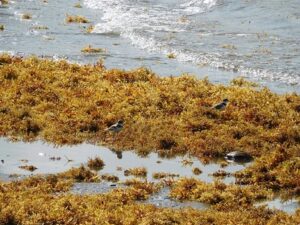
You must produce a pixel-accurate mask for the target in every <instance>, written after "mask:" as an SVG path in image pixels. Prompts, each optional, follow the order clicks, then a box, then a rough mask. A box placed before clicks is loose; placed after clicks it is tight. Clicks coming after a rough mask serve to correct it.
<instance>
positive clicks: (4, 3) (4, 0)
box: [0, 0, 9, 5]
mask: <svg viewBox="0 0 300 225" xmlns="http://www.w3.org/2000/svg"><path fill="white" fill-rule="evenodd" d="M0 3H1V5H7V4H8V3H9V1H8V0H0Z"/></svg>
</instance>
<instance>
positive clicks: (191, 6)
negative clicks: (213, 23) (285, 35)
mask: <svg viewBox="0 0 300 225" xmlns="http://www.w3.org/2000/svg"><path fill="white" fill-rule="evenodd" d="M153 2H155V3H153ZM218 3H219V1H218V0H182V1H180V2H177V1H176V2H175V3H174V2H172V1H171V2H170V1H153V0H152V1H134V2H133V1H131V0H85V1H84V4H85V5H86V6H87V7H89V8H92V9H97V10H100V11H101V13H102V14H101V18H100V19H99V20H100V21H99V22H98V23H97V25H96V26H95V28H94V30H93V32H94V33H101V34H117V35H120V36H121V37H123V38H125V39H128V40H130V42H131V43H132V44H133V45H134V46H136V47H138V48H140V49H144V50H146V51H150V52H156V53H160V54H162V55H168V54H171V53H172V54H173V55H175V57H176V59H177V60H178V61H181V62H189V63H193V64H196V65H198V64H199V65H201V66H209V67H212V68H216V69H220V70H226V71H232V72H234V73H238V74H240V75H243V76H245V77H251V78H254V79H257V80H261V79H263V80H273V81H279V82H283V83H287V84H292V85H300V75H299V74H295V73H294V72H293V71H292V72H291V71H284V70H276V69H273V68H271V67H270V68H268V67H261V66H260V64H259V63H256V62H254V61H253V62H251V63H249V62H247V60H248V59H247V57H243V55H236V57H235V56H232V57H227V56H226V54H223V53H220V51H219V49H218V48H215V49H209V48H206V49H202V48H197V47H196V46H200V43H199V41H197V40H200V39H197V38H199V37H200V36H201V35H205V34H207V35H209V34H211V33H210V32H201V31H199V29H200V28H201V29H202V27H201V26H199V25H198V24H197V23H191V22H190V20H189V18H190V16H193V15H195V14H199V13H205V12H208V11H210V10H212V9H213V8H214V7H215V6H216V5H217V4H218ZM200 25H202V23H200ZM199 27H200V28H199ZM214 34H215V33H214ZM193 35H194V36H193ZM212 35H213V34H212ZM215 35H216V34H215ZM166 36H173V37H172V38H173V39H172V38H170V39H166ZM183 36H186V37H185V38H186V39H185V40H184V42H181V40H182V39H181V38H183ZM248 36H249V37H248ZM252 36H253V35H252V34H249V33H245V34H239V33H237V34H236V35H235V36H233V38H245V37H246V38H251V37H252ZM208 38H209V37H208ZM217 38H218V37H217ZM187 39H188V41H187V42H186V40H187ZM231 40H232V39H231ZM193 41H195V43H194V45H193V44H191V43H192V42H193ZM200 41H201V40H200ZM187 43H188V44H187ZM194 47H195V48H194Z"/></svg>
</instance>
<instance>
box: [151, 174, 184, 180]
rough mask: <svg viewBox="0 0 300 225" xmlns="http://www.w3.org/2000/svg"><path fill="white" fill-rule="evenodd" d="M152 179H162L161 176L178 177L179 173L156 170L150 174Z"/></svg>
mask: <svg viewBox="0 0 300 225" xmlns="http://www.w3.org/2000/svg"><path fill="white" fill-rule="evenodd" d="M152 177H153V178H154V179H163V178H174V177H179V174H174V173H165V172H156V173H153V174H152Z"/></svg>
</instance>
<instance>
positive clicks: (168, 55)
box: [167, 53, 176, 59]
mask: <svg viewBox="0 0 300 225" xmlns="http://www.w3.org/2000/svg"><path fill="white" fill-rule="evenodd" d="M167 57H168V58H169V59H175V58H176V55H175V54H174V53H169V54H167Z"/></svg>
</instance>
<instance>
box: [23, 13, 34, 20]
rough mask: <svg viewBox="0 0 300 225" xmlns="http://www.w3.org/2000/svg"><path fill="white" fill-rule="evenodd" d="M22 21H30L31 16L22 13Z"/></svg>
mask: <svg viewBox="0 0 300 225" xmlns="http://www.w3.org/2000/svg"><path fill="white" fill-rule="evenodd" d="M22 19H23V20H30V19H32V15H31V14H30V13H24V14H23V15H22Z"/></svg>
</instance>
